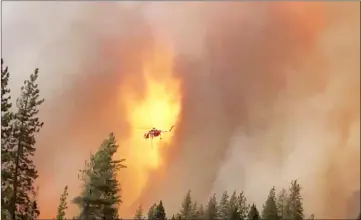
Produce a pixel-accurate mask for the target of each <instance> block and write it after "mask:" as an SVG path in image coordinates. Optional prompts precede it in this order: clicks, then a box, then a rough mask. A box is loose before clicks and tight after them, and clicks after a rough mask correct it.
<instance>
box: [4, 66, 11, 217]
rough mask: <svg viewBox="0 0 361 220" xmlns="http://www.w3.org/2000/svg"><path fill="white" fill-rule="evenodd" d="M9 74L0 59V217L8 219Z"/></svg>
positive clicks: (9, 155) (9, 181)
mask: <svg viewBox="0 0 361 220" xmlns="http://www.w3.org/2000/svg"><path fill="white" fill-rule="evenodd" d="M9 77H10V73H9V71H8V67H5V66H4V61H3V59H1V217H2V219H9V218H10V211H11V210H10V201H11V196H12V189H11V177H12V175H11V174H12V173H11V170H12V169H13V168H12V166H13V165H14V159H13V158H14V157H13V156H12V154H11V150H12V149H11V148H12V147H13V141H14V139H13V136H12V127H11V121H12V120H13V119H14V114H13V113H12V112H11V111H10V109H11V107H12V104H11V100H10V99H11V96H10V89H9V88H8V83H9Z"/></svg>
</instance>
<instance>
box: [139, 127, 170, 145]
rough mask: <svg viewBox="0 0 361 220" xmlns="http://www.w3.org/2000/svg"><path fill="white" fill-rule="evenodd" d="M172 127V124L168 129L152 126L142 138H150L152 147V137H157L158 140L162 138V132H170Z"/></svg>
mask: <svg viewBox="0 0 361 220" xmlns="http://www.w3.org/2000/svg"><path fill="white" fill-rule="evenodd" d="M173 128H174V126H172V127H171V128H170V129H169V130H168V131H164V130H159V129H156V128H152V129H150V130H149V131H148V132H146V133H145V134H144V139H151V143H152V148H153V138H156V137H159V140H162V133H166V132H171V131H172V129H173Z"/></svg>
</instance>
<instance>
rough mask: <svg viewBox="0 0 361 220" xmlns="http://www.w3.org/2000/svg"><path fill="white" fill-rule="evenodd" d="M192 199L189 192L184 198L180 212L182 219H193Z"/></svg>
mask: <svg viewBox="0 0 361 220" xmlns="http://www.w3.org/2000/svg"><path fill="white" fill-rule="evenodd" d="M192 211H193V207H192V197H191V191H190V190H189V191H188V192H187V195H186V196H185V197H184V199H183V202H182V207H181V210H180V216H181V218H182V219H190V218H192V214H193V213H192Z"/></svg>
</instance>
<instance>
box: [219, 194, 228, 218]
mask: <svg viewBox="0 0 361 220" xmlns="http://www.w3.org/2000/svg"><path fill="white" fill-rule="evenodd" d="M228 199H229V196H228V193H227V191H224V192H223V194H222V197H221V201H220V202H219V215H218V216H219V218H220V219H222V220H225V219H227V218H228V214H229V201H228Z"/></svg>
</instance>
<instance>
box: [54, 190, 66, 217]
mask: <svg viewBox="0 0 361 220" xmlns="http://www.w3.org/2000/svg"><path fill="white" fill-rule="evenodd" d="M67 198H68V186H65V188H64V192H63V194H62V195H61V197H60V204H59V206H58V214H57V216H56V220H65V210H67V209H68V203H67V201H66V200H67Z"/></svg>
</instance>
